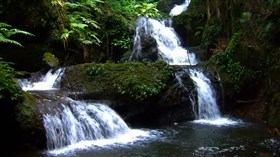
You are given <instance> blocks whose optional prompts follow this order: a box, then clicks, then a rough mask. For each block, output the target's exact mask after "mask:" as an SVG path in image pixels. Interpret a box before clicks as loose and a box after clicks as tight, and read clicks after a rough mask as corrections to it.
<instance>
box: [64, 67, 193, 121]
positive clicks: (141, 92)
mask: <svg viewBox="0 0 280 157" xmlns="http://www.w3.org/2000/svg"><path fill="white" fill-rule="evenodd" d="M168 68H170V69H169V70H167V69H168ZM89 69H92V70H89ZM98 69H99V70H98ZM170 70H171V71H170ZM173 70H175V71H180V70H182V69H180V68H176V67H170V66H169V65H167V64H166V63H165V62H155V63H146V62H144V63H140V62H138V63H133V62H131V63H127V64H81V65H76V66H70V67H67V68H66V69H65V74H64V76H63V77H62V82H61V88H62V90H65V91H68V95H69V96H71V97H72V98H76V99H85V100H95V101H103V100H106V101H109V102H110V105H111V107H112V108H113V109H115V110H116V111H117V112H118V113H119V114H120V115H121V116H122V117H123V118H124V119H125V121H126V122H128V123H130V125H141V126H143V125H146V126H147V125H153V126H154V125H163V124H168V123H171V122H179V121H186V120H192V119H194V118H195V116H194V115H195V114H194V113H193V109H192V108H193V107H192V103H191V101H190V99H189V95H190V93H191V92H193V91H195V87H194V85H193V83H192V81H191V79H190V78H189V76H188V75H186V76H184V78H183V81H184V82H185V84H187V88H185V87H181V86H180V85H179V83H178V81H177V80H176V78H175V77H174V74H173V73H172V71H173ZM90 71H91V73H92V75H91V76H90V74H89V73H90ZM186 89H188V90H186Z"/></svg>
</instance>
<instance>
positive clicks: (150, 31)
mask: <svg viewBox="0 0 280 157" xmlns="http://www.w3.org/2000/svg"><path fill="white" fill-rule="evenodd" d="M171 25H172V21H171V19H165V20H156V19H151V18H145V17H139V18H138V19H137V22H136V34H135V38H134V48H133V49H134V50H133V53H136V56H140V55H141V38H140V37H141V35H142V34H146V35H148V36H152V37H153V38H155V39H156V41H157V44H158V49H159V55H160V57H161V58H162V59H163V60H165V61H166V62H168V63H169V64H173V65H194V64H197V59H196V57H195V55H194V54H193V53H189V52H188V50H186V49H184V48H183V47H182V46H181V42H180V39H179V38H178V36H177V34H176V32H175V31H174V29H173V28H172V27H171Z"/></svg>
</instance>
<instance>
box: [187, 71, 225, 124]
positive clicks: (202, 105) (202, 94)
mask: <svg viewBox="0 0 280 157" xmlns="http://www.w3.org/2000/svg"><path fill="white" fill-rule="evenodd" d="M189 75H190V77H191V79H192V80H193V81H194V83H195V85H196V88H197V97H198V118H199V119H209V120H215V119H219V118H221V116H220V111H219V108H218V105H217V102H216V94H215V91H214V90H213V88H212V86H211V81H210V80H209V79H208V78H207V77H206V76H205V75H204V74H203V72H202V70H196V69H189Z"/></svg>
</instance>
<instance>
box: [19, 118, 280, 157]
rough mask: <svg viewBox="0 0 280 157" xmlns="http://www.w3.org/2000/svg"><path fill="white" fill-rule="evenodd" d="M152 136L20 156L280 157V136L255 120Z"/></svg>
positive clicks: (174, 128) (187, 126) (189, 126)
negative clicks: (123, 142) (130, 140)
mask: <svg viewBox="0 0 280 157" xmlns="http://www.w3.org/2000/svg"><path fill="white" fill-rule="evenodd" d="M150 135H151V137H152V138H143V139H141V140H139V141H136V142H132V143H128V144H113V145H107V146H92V147H88V148H86V149H80V150H75V151H70V152H64V153H62V154H51V153H47V152H43V153H38V152H36V153H24V152H23V153H21V154H20V155H17V157H19V156H22V157H189V156H190V157H223V156H224V157H270V156H280V138H279V137H273V136H271V135H269V134H268V132H267V129H266V128H265V126H263V125H261V124H256V123H252V122H244V121H243V122H239V123H238V124H236V125H228V126H213V125H207V124H197V123H193V122H186V123H180V124H176V125H174V126H170V127H165V128H161V129H156V130H153V131H151V132H150Z"/></svg>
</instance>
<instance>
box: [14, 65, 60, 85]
mask: <svg viewBox="0 0 280 157" xmlns="http://www.w3.org/2000/svg"><path fill="white" fill-rule="evenodd" d="M63 72H64V69H63V68H59V69H58V70H56V71H54V70H53V69H51V70H49V71H48V72H47V74H46V75H45V76H42V77H40V78H39V80H38V81H37V82H32V81H31V80H28V79H20V80H18V84H19V85H20V87H21V88H22V90H24V91H34V90H39V91H41V90H56V89H57V88H58V82H59V81H60V78H61V76H62V75H63Z"/></svg>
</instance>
